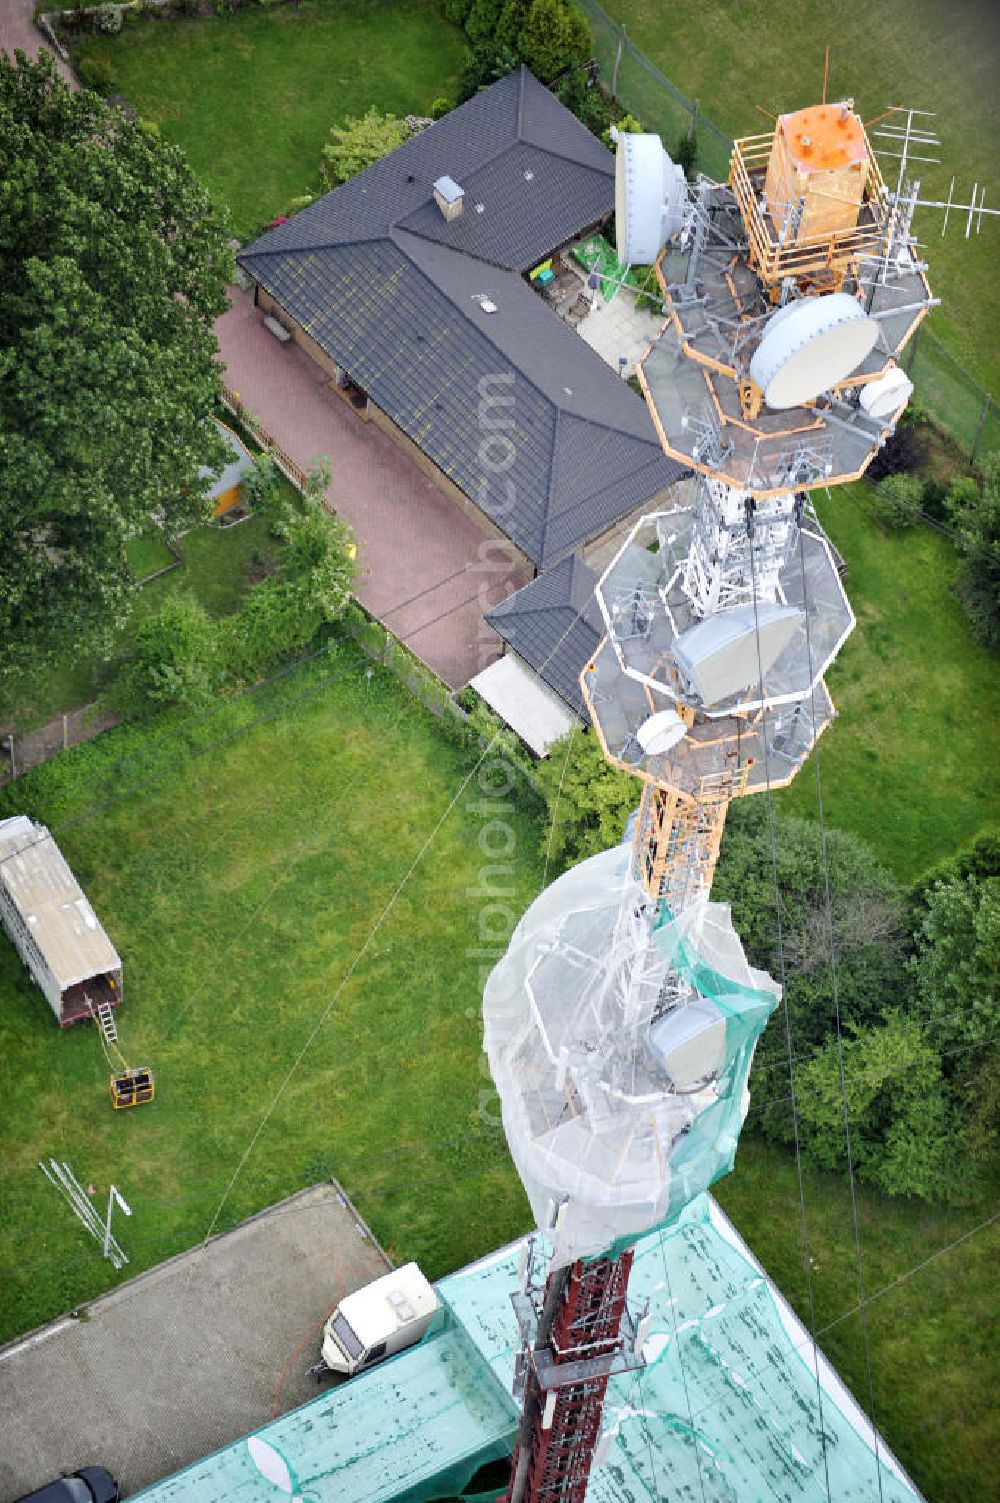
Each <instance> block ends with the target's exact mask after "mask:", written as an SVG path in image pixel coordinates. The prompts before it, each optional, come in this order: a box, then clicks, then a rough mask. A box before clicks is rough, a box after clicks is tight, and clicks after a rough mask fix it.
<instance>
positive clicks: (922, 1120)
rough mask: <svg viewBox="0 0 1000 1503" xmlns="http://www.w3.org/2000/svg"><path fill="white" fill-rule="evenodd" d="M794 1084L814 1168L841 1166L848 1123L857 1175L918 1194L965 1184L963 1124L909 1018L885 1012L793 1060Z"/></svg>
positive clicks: (892, 1190) (939, 1196) (947, 1194)
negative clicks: (874, 1021) (839, 1041)
mask: <svg viewBox="0 0 1000 1503" xmlns="http://www.w3.org/2000/svg"><path fill="white" fill-rule="evenodd" d="M841 1061H842V1062H843V1081H842V1080H841ZM796 1092H797V1112H798V1119H799V1127H800V1133H801V1137H800V1142H801V1146H802V1149H803V1153H804V1154H805V1156H806V1157H807V1159H808V1160H809V1161H810V1162H811V1163H813V1164H815V1165H816V1166H817V1167H818V1168H822V1169H846V1168H847V1165H848V1157H847V1126H849V1129H850V1146H851V1164H852V1166H853V1169H854V1171H855V1173H856V1174H857V1175H858V1178H859V1179H863V1180H867V1181H868V1182H869V1183H870V1184H875V1185H878V1186H879V1188H880V1189H882V1190H885V1191H886V1192H887V1193H888V1194H889V1195H916V1196H919V1197H920V1198H921V1199H923V1200H953V1199H956V1198H957V1197H958V1196H959V1194H960V1193H961V1192H962V1190H963V1189H964V1187H965V1185H966V1183H967V1180H968V1161H967V1157H966V1147H965V1140H964V1134H963V1131H962V1126H961V1122H960V1121H959V1118H958V1115H957V1113H956V1112H955V1110H954V1108H953V1106H952V1104H951V1102H950V1101H949V1099H948V1095H947V1092H946V1090H945V1086H944V1081H943V1080H942V1077H941V1065H940V1061H939V1059H938V1055H937V1051H936V1050H935V1048H934V1045H933V1043H932V1042H931V1041H930V1040H929V1038H928V1037H927V1035H926V1034H925V1033H924V1031H923V1030H922V1029H921V1028H920V1027H919V1025H918V1024H917V1023H916V1022H915V1021H913V1020H910V1019H906V1018H903V1017H901V1016H900V1015H899V1014H898V1013H891V1014H890V1015H889V1016H888V1017H887V1018H886V1019H885V1021H884V1022H883V1023H881V1024H878V1025H876V1026H874V1027H870V1028H864V1029H861V1030H860V1031H859V1032H858V1034H857V1035H856V1036H855V1037H854V1038H847V1039H845V1040H844V1042H843V1045H842V1047H838V1045H837V1044H836V1043H833V1042H831V1043H829V1044H827V1045H826V1046H825V1047H824V1048H823V1049H822V1050H820V1052H819V1053H818V1054H816V1055H815V1056H814V1057H813V1058H812V1059H811V1060H809V1061H808V1062H807V1063H806V1064H804V1065H801V1066H800V1067H799V1068H798V1070H797V1072H796ZM845 1102H846V1110H847V1125H845V1121H844V1111H845Z"/></svg>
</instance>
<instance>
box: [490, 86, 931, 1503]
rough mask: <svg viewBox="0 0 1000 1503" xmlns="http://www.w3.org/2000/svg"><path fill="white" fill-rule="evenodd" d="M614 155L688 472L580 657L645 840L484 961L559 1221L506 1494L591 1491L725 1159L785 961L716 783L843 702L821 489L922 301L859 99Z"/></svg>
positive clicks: (904, 231) (524, 1299) (863, 462)
mask: <svg viewBox="0 0 1000 1503" xmlns="http://www.w3.org/2000/svg"><path fill="white" fill-rule="evenodd" d="M618 158H619V196H618V202H617V205H616V209H617V215H616V217H617V222H618V231H619V245H620V249H619V255H620V257H621V259H622V260H624V261H635V262H640V261H651V260H654V259H655V262H656V271H657V275H658V277H659V280H660V285H661V288H662V292H663V298H664V312H665V315H666V321H665V323H664V325H663V329H662V332H661V334H660V337H659V338H658V339H657V340H656V341H655V342H654V344H653V345H652V347H651V348H650V350H649V351H648V353H647V355H646V356H645V357H644V359H643V361H642V362H641V364H640V367H639V375H640V382H641V384H642V386H643V389H644V392H645V395H646V398H647V402H648V405H649V408H650V412H651V415H652V418H653V421H654V424H655V426H656V428H657V431H658V433H659V436H660V439H661V442H662V444H663V447H664V449H665V451H666V453H667V454H668V455H670V456H671V457H673V458H674V459H677V460H679V461H681V462H682V463H684V464H685V465H686V466H688V467H689V468H690V469H691V470H692V471H693V472H694V479H693V480H691V481H687V482H685V483H684V491H685V494H679V495H677V496H675V497H674V502H675V504H674V505H673V506H672V507H671V508H670V509H666V510H663V511H660V512H657V513H655V514H653V515H651V516H648V517H645V518H643V519H642V520H641V521H640V522H639V523H637V524H636V526H635V527H634V528H633V529H632V531H631V533H630V534H629V536H628V538H627V539H626V541H625V543H624V545H623V546H622V548H621V550H620V551H619V553H618V554H617V556H616V557H615V559H614V560H613V561H612V563H611V564H610V565H609V567H608V568H607V569H606V571H605V573H604V575H603V576H602V578H601V581H600V584H599V586H598V591H597V598H598V602H599V605H600V608H601V613H602V615H603V618H604V623H605V627H606V635H605V637H604V639H603V641H602V642H601V644H600V646H599V648H598V649H597V651H596V653H595V655H594V658H593V660H592V661H591V662H590V663H588V664H586V665H583V672H582V674H581V684H582V688H583V693H584V698H585V702H586V704H587V707H588V710H589V712H590V716H591V719H592V722H593V726H594V730H595V732H596V734H597V736H598V738H599V740H600V743H601V747H602V749H603V751H604V754H605V756H606V757H607V759H608V760H609V761H610V762H611V763H612V764H614V765H615V766H617V767H619V768H622V769H624V770H627V771H629V772H630V773H632V774H634V775H635V776H636V777H637V778H639V779H640V780H641V783H642V792H641V797H640V801H639V807H638V810H637V812H636V815H635V817H634V830H633V832H632V836H631V851H630V854H629V855H628V857H627V859H622V858H621V857H620V856H618V854H617V853H616V852H614V851H608V852H603V853H601V854H600V855H599V856H597V857H592V858H589V860H588V861H586V862H583V863H581V864H580V866H579V867H576V868H574V869H572V870H571V871H570V872H569V873H567V874H566V875H565V876H564V877H562V878H560V879H558V881H557V882H556V883H554V884H553V885H552V887H550V888H548V889H546V891H545V892H544V893H542V894H541V895H540V897H539V898H538V899H536V900H535V903H534V904H533V905H532V907H531V908H530V909H529V910H528V913H527V914H526V915H525V917H524V918H523V919H522V921H521V924H520V925H519V926H518V929H517V930H516V931H515V934H514V936H513V937H512V940H511V945H510V948H509V950H508V952H507V955H506V956H505V957H504V960H502V961H501V962H500V964H499V965H498V966H497V968H496V970H495V971H494V973H493V976H491V978H490V981H489V982H488V984H487V990H486V997H485V1002H484V1017H485V1023H486V1047H487V1052H488V1054H489V1058H490V1065H491V1069H492V1070H493V1074H494V1078H495V1080H496V1083H497V1087H498V1090H499V1092H500V1096H501V1102H502V1104H503V1109H504V1126H505V1129H506V1131H507V1136H508V1141H509V1142H510V1145H511V1152H512V1155H513V1157H514V1160H515V1163H516V1165H517V1168H518V1171H519V1173H520V1174H521V1178H522V1180H523V1181H524V1184H525V1188H526V1190H527V1192H528V1195H529V1199H530V1200H531V1203H532V1207H533V1210H534V1211H535V1214H536V1217H537V1218H538V1223H539V1226H540V1227H542V1228H543V1232H544V1234H545V1235H546V1236H547V1237H548V1238H549V1239H550V1241H551V1247H552V1252H551V1262H550V1263H549V1264H548V1266H547V1269H546V1272H545V1276H544V1277H538V1278H536V1276H535V1262H536V1256H537V1254H536V1250H535V1249H534V1248H533V1249H532V1251H531V1253H530V1254H529V1256H528V1258H527V1263H526V1268H525V1271H524V1280H523V1288H522V1292H521V1293H520V1294H518V1295H516V1296H515V1297H514V1308H515V1313H516V1316H517V1320H518V1325H519V1329H520V1335H521V1351H520V1354H519V1356H518V1359H517V1367H516V1376H515V1393H516V1394H517V1395H518V1396H519V1397H521V1398H522V1400H523V1411H522V1418H521V1424H520V1429H519V1433H518V1440H517V1446H516V1450H515V1455H514V1462H513V1470H512V1474H511V1481H510V1486H509V1489H508V1492H507V1495H506V1496H507V1500H508V1503H583V1500H584V1499H585V1496H586V1492H587V1485H588V1479H589V1477H590V1473H591V1469H592V1467H593V1465H594V1461H595V1456H597V1455H599V1451H600V1436H601V1422H602V1411H603V1406H604V1399H605V1394H606V1390H607V1386H608V1382H609V1380H610V1378H611V1377H612V1376H613V1375H614V1374H615V1373H618V1372H623V1371H627V1370H629V1369H634V1368H637V1367H640V1366H641V1365H642V1362H643V1357H642V1331H643V1324H642V1320H641V1319H640V1320H639V1321H638V1322H637V1321H636V1320H635V1319H634V1318H633V1316H632V1314H631V1313H630V1311H629V1309H628V1306H627V1301H626V1295H627V1289H628V1279H629V1272H630V1270H631V1266H632V1257H633V1254H632V1244H633V1243H634V1241H635V1239H636V1238H637V1237H638V1236H639V1235H642V1233H643V1232H644V1231H647V1230H649V1229H651V1228H653V1227H655V1226H657V1225H663V1224H665V1223H666V1222H667V1221H669V1220H671V1219H672V1218H673V1217H674V1216H676V1215H677V1214H678V1212H679V1210H680V1209H682V1208H683V1206H684V1204H686V1203H687V1201H688V1200H690V1199H691V1198H692V1197H693V1196H694V1195H696V1194H698V1193H699V1192H700V1191H702V1190H704V1189H706V1188H707V1187H708V1185H709V1184H710V1183H712V1181H713V1180H714V1179H716V1178H718V1177H719V1175H720V1174H723V1173H725V1172H726V1171H727V1170H728V1169H729V1168H730V1167H731V1165H732V1157H733V1154H734V1152H735V1141H736V1137H737V1136H738V1132H739V1128H740V1127H741V1125H742V1121H743V1118H744V1116H745V1113H746V1102H747V1096H746V1090H745V1086H746V1075H747V1073H748V1071H749V1065H750V1059H751V1058H752V1053H753V1045H754V1043H755V1041H756V1038H757V1036H759V1032H760V1030H761V1029H762V1028H763V1026H764V1022H765V1021H766V1018H767V1015H768V1013H769V1012H770V1010H771V1009H772V1008H773V1006H774V1004H775V1001H776V997H777V994H778V988H777V987H776V986H775V985H774V983H773V982H772V981H771V980H770V978H768V977H766V976H763V975H762V974H761V973H759V972H754V971H753V970H752V968H750V967H749V966H748V963H747V962H746V959H745V956H744V955H743V952H742V947H741V946H740V943H739V939H738V936H736V935H735V932H734V931H733V930H732V926H731V923H730V921H729V915H728V909H723V908H722V907H721V906H720V905H713V904H712V903H711V902H710V901H709V894H710V890H711V885H712V876H713V873H714V870H715V865H716V862H717V860H718V855H719V848H720V843H721V839H722V833H723V828H724V825H725V820H726V814H727V811H728V808H729V804H730V802H731V800H732V799H733V798H739V797H743V796H745V795H748V794H750V793H754V792H759V791H764V790H767V791H770V790H771V789H772V788H775V787H779V786H782V785H783V784H785V783H787V782H789V781H790V780H791V778H792V777H793V776H794V775H795V773H796V772H797V771H798V770H799V768H800V767H801V766H802V765H803V763H804V762H805V760H806V758H807V757H808V755H809V753H810V751H811V750H812V747H813V746H814V744H815V741H816V738H817V737H818V736H819V734H820V733H821V732H822V731H823V729H824V728H825V727H826V726H827V725H828V724H829V723H830V722H831V720H832V719H833V716H834V710H833V705H832V702H831V700H830V697H829V695H828V693H827V690H826V687H825V684H824V681H823V675H824V673H825V672H826V670H827V668H828V667H829V664H830V663H831V662H832V661H833V659H834V657H835V656H836V654H837V652H838V651H839V649H840V647H841V645H842V643H843V642H844V640H845V638H846V637H847V635H848V634H849V632H850V631H851V629H852V627H853V624H854V618H853V615H852V613H851V610H850V606H849V605H848V603H847V599H846V596H845V594H844V591H843V587H842V585H841V582H840V577H839V573H838V569H837V561H836V559H835V557H834V555H833V553H832V550H831V548H830V546H829V543H828V542H827V539H826V538H825V536H824V534H823V532H822V529H821V528H820V526H819V524H818V522H817V521H816V519H815V516H814V515H812V514H811V512H810V508H809V492H810V491H811V490H813V489H815V488H816V487H818V486H824V487H826V486H830V485H834V484H837V483H838V482H840V481H842V480H846V479H851V478H854V477H855V476H856V475H858V474H860V473H861V472H862V471H863V470H864V469H865V467H866V466H867V464H868V463H869V462H870V460H871V459H872V458H873V457H874V455H875V453H876V452H877V451H878V449H879V447H880V446H881V445H882V444H883V443H884V442H885V439H886V437H887V436H888V435H889V434H890V433H891V432H892V430H893V425H894V423H895V422H896V421H897V420H898V418H899V416H900V415H901V413H902V411H903V409H904V408H905V406H906V402H907V400H908V397H909V394H910V390H911V386H910V383H909V381H908V379H907V378H906V377H905V376H903V374H902V372H901V371H900V370H899V369H898V367H897V365H896V360H897V357H898V355H899V353H900V352H901V350H902V349H903V347H904V346H905V344H906V343H907V341H908V340H909V339H910V338H911V336H912V335H913V333H914V332H915V330H916V328H917V326H918V325H919V323H920V321H921V319H922V318H923V316H924V315H925V313H926V312H927V310H928V308H929V307H930V305H931V302H932V299H931V296H930V291H929V288H928V286H927V282H926V278H925V275H924V270H925V268H924V266H923V263H922V262H921V261H920V260H919V258H918V255H917V251H916V247H915V243H914V242H913V241H912V238H911V236H910V215H911V213H912V201H913V200H914V199H915V193H913V192H910V191H909V188H908V185H903V183H902V174H901V183H900V186H899V187H898V188H897V192H896V193H895V194H892V193H889V192H888V191H887V189H886V187H885V185H884V183H883V181H882V178H881V176H880V174H879V170H878V166H877V163H876V161H875V157H874V154H873V152H872V151H871V148H870V145H869V142H868V139H867V136H866V134H865V130H864V127H863V126H862V124H861V122H860V121H859V120H858V119H857V117H856V116H855V114H854V112H853V109H852V108H851V105H850V102H844V103H841V104H836V105H829V106H828V105H827V104H826V102H825V100H824V103H823V104H822V105H821V106H815V107H813V108H812V109H810V110H805V111H800V112H798V114H797V115H790V116H782V117H780V119H779V120H778V122H777V125H776V127H775V131H774V133H773V136H770V137H767V138H764V137H755V138H751V139H749V140H747V141H738V142H736V144H735V148H734V151H733V158H732V166H731V171H730V177H729V181H728V182H727V183H725V184H716V183H710V182H708V181H707V180H705V179H700V180H699V181H698V183H697V184H696V185H694V186H692V187H686V186H685V185H684V183H683V175H682V174H679V169H677V168H675V167H674V166H673V164H672V163H670V161H669V158H668V157H667V156H666V154H665V153H664V152H663V151H662V147H661V146H660V143H659V140H658V138H656V137H650V136H622V137H621V139H620V141H619V146H618ZM647 190H648V191H647ZM630 195H631V197H630ZM636 195H638V198H637V196H636ZM908 205H909V207H907V206H908ZM623 240H624V247H623V246H622V241H623ZM709 1108H712V1110H711V1111H710V1110H709ZM705 1124H709V1125H708V1126H706V1125H705ZM720 1124H721V1125H720ZM623 1249H624V1250H623Z"/></svg>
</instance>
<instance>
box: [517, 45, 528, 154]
mask: <svg viewBox="0 0 1000 1503" xmlns="http://www.w3.org/2000/svg"><path fill="white" fill-rule="evenodd" d="M527 71H528V65H527V63H522V64H521V66H520V68H519V69H518V70H517V140H518V141H520V140H521V139H522V136H521V132H522V130H523V129H524V76H525V74H526V73H527Z"/></svg>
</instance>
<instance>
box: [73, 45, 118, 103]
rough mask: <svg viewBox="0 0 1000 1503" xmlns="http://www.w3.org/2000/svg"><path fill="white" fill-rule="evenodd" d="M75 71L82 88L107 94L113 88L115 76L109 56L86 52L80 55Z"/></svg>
mask: <svg viewBox="0 0 1000 1503" xmlns="http://www.w3.org/2000/svg"><path fill="white" fill-rule="evenodd" d="M76 71H77V73H78V74H79V78H80V82H81V83H82V84H83V86H84V88H85V89H93V91H94V93H95V94H101V95H104V96H107V95H108V94H110V93H111V90H112V89H113V88H114V83H115V76H114V69H113V68H112V66H111V59H110V58H107V57H95V56H94V55H93V54H91V53H88V54H87V55H86V56H85V57H81V59H80V61H79V62H78V63H77V65H76Z"/></svg>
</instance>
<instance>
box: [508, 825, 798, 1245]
mask: <svg viewBox="0 0 1000 1503" xmlns="http://www.w3.org/2000/svg"><path fill="white" fill-rule="evenodd" d="M704 988H707V989H708V993H707V995H708V1006H706V1004H705V1002H704V1001H703V1000H702V999H703V998H705V997H706V991H705V990H704ZM777 995H778V988H777V987H776V985H775V983H774V982H773V981H771V979H770V978H769V977H767V976H765V975H763V974H762V973H760V972H755V971H753V970H751V968H750V966H749V965H748V964H747V961H746V958H745V956H744V954H743V949H742V946H741V945H740V941H739V938H738V937H737V935H736V933H735V931H734V929H733V927H732V923H731V920H730V916H729V908H728V906H727V905H725V904H720V903H709V902H707V900H704V899H702V900H700V901H698V902H695V903H692V904H691V905H689V906H688V907H687V908H685V910H684V912H683V914H682V915H681V916H680V917H679V918H677V919H669V918H668V921H667V922H663V921H662V917H661V918H660V919H659V920H658V919H657V917H656V914H655V911H654V909H653V908H652V906H651V905H650V904H649V902H648V899H647V898H646V896H645V894H644V892H643V890H642V888H641V887H640V886H639V884H638V883H637V882H636V881H635V880H634V878H633V877H632V875H631V873H630V870H629V858H628V853H627V852H626V851H624V850H622V848H621V847H617V848H615V849H614V850H609V851H603V852H601V854H600V855H597V856H592V857H591V858H590V859H589V860H587V861H584V862H581V863H580V865H579V866H576V867H574V868H573V869H572V870H571V871H569V872H567V873H566V874H565V875H564V876H562V877H560V878H559V879H558V880H557V881H556V882H554V883H553V884H552V885H551V886H550V887H548V888H546V889H545V891H544V892H542V893H541V894H540V895H539V897H538V898H536V900H535V901H534V903H532V905H531V907H530V908H529V909H528V911H527V913H526V914H525V915H524V917H523V918H522V920H521V922H520V923H519V924H518V926H517V928H516V929H515V931H514V934H513V936H512V938H511V943H510V947H509V949H508V951H507V954H506V955H505V956H504V958H503V959H502V960H501V961H500V963H499V964H498V965H497V966H496V967H495V969H494V971H493V973H492V975H491V976H490V978H489V980H488V982H487V984H486V991H485V996H484V1024H485V1048H486V1052H487V1055H488V1058H489V1062H490V1069H491V1071H492V1074H493V1079H494V1081H495V1082H496V1086H497V1090H498V1092H499V1094H500V1100H501V1106H502V1111H503V1123H504V1130H505V1132H506V1134H507V1141H508V1143H509V1145H510V1151H511V1155H512V1157H513V1159H514V1163H515V1165H516V1167H517V1170H518V1173H519V1174H520V1176H521V1180H522V1182H523V1184H524V1187H525V1190H526V1192H527V1195H528V1199H529V1200H530V1202H531V1207H532V1210H533V1212H534V1214H535V1217H536V1219H537V1221H538V1224H539V1226H541V1227H542V1228H543V1229H545V1228H548V1229H551V1231H552V1237H553V1243H554V1258H555V1262H556V1264H557V1265H558V1264H561V1263H565V1262H569V1261H571V1260H572V1259H574V1258H578V1257H587V1256H594V1255H597V1254H599V1253H601V1252H603V1251H605V1250H607V1249H608V1248H609V1247H610V1246H611V1245H612V1244H613V1243H616V1242H620V1241H621V1240H622V1239H623V1238H624V1239H629V1238H632V1237H636V1236H639V1235H640V1234H641V1233H642V1232H644V1231H646V1230H648V1229H649V1228H650V1227H652V1226H655V1225H656V1224H657V1223H658V1222H659V1221H662V1220H664V1219H665V1218H666V1217H667V1216H668V1215H672V1214H675V1212H676V1210H677V1209H679V1207H680V1206H681V1205H682V1204H683V1203H685V1202H686V1201H687V1200H688V1199H690V1198H691V1196H692V1195H694V1194H697V1193H698V1191H700V1190H702V1189H704V1188H705V1187H706V1184H707V1183H710V1182H711V1180H712V1179H714V1178H715V1177H717V1174H718V1173H720V1172H722V1170H723V1168H728V1167H729V1165H730V1164H731V1162H732V1157H733V1155H734V1153H735V1150H736V1141H737V1138H738V1136H739V1129H740V1127H741V1125H742V1122H743V1118H744V1116H745V1114H746V1107H747V1102H748V1097H747V1093H746V1076H747V1073H748V1071H749V1068H750V1061H751V1059H752V1056H753V1046H754V1044H755V1042H756V1038H757V1036H758V1034H759V1032H760V1029H761V1028H762V1027H763V1024H764V1021H765V1020H766V1018H767V1015H768V1013H769V1012H770V1011H771V1009H772V1008H773V1006H774V1002H775V1000H776V997H777ZM692 1005H694V1006H695V1007H697V1008H698V1016H697V1019H695V1020H684V1019H679V1020H678V1023H677V1025H675V1026H674V1027H671V1025H670V1024H668V1023H665V1022H664V1021H663V1020H664V1018H669V1017H670V1014H671V1011H675V1012H676V1011H680V1010H682V1009H685V1008H687V1007H690V1006H692ZM709 1008H710V1009H711V1010H709ZM720 1019H724V1022H725V1036H724V1038H722V1037H720V1031H719V1029H718V1026H717V1025H718V1022H719V1021H720ZM689 1023H690V1025H691V1026H688V1024H689ZM651 1025H652V1027H653V1029H654V1033H653V1036H652V1037H651ZM657 1029H659V1032H660V1038H661V1041H662V1040H663V1039H664V1038H666V1041H667V1048H666V1051H664V1049H663V1048H661V1047H657V1037H656V1032H655V1030H657ZM671 1034H672V1037H667V1035H671ZM671 1065H673V1066H674V1067H675V1069H676V1072H677V1074H679V1075H682V1076H683V1084H680V1083H679V1082H678V1080H677V1079H676V1078H674V1076H673V1075H672V1074H671ZM703 1068H705V1069H707V1071H708V1073H707V1077H700V1078H698V1079H697V1080H695V1076H699V1075H700V1071H701V1070H702V1069H703ZM706 1113H707V1115H706ZM553 1223H555V1224H554V1225H553Z"/></svg>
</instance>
